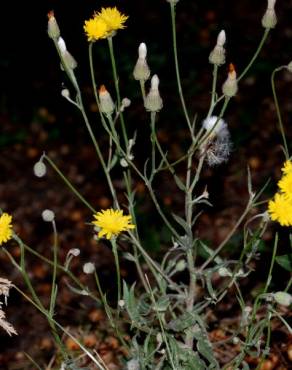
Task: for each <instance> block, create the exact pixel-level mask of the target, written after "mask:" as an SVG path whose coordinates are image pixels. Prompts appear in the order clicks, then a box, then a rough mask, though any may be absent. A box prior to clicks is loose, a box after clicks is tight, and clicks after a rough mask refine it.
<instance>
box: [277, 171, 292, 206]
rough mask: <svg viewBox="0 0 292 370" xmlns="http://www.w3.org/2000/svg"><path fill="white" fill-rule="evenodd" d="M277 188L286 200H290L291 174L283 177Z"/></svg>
mask: <svg viewBox="0 0 292 370" xmlns="http://www.w3.org/2000/svg"><path fill="white" fill-rule="evenodd" d="M278 186H279V188H280V190H281V192H282V193H283V194H284V195H285V196H286V198H288V199H290V200H292V172H289V173H288V174H287V175H284V176H283V177H282V178H281V180H280V181H279V182H278Z"/></svg>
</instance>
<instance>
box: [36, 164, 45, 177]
mask: <svg viewBox="0 0 292 370" xmlns="http://www.w3.org/2000/svg"><path fill="white" fill-rule="evenodd" d="M33 172H34V174H35V176H36V177H43V176H45V174H46V173H47V167H46V165H45V164H44V162H43V161H38V162H37V163H36V164H35V165H34V166H33Z"/></svg>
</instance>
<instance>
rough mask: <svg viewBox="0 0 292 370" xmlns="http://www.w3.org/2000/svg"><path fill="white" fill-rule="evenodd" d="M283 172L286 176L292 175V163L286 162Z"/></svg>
mask: <svg viewBox="0 0 292 370" xmlns="http://www.w3.org/2000/svg"><path fill="white" fill-rule="evenodd" d="M282 172H283V173H284V175H288V174H289V173H292V161H286V162H285V163H284V166H283V167H282Z"/></svg>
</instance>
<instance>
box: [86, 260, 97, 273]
mask: <svg viewBox="0 0 292 370" xmlns="http://www.w3.org/2000/svg"><path fill="white" fill-rule="evenodd" d="M94 271H95V266H94V264H93V263H92V262H87V263H85V264H84V265H83V272H84V274H93V273H94Z"/></svg>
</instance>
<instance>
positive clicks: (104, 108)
mask: <svg viewBox="0 0 292 370" xmlns="http://www.w3.org/2000/svg"><path fill="white" fill-rule="evenodd" d="M98 93H99V102H100V110H101V112H102V113H104V114H109V115H111V114H113V112H114V110H115V105H114V102H113V100H112V98H111V96H110V93H109V92H108V91H107V89H106V88H105V86H104V85H101V87H100V89H99V92H98Z"/></svg>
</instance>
